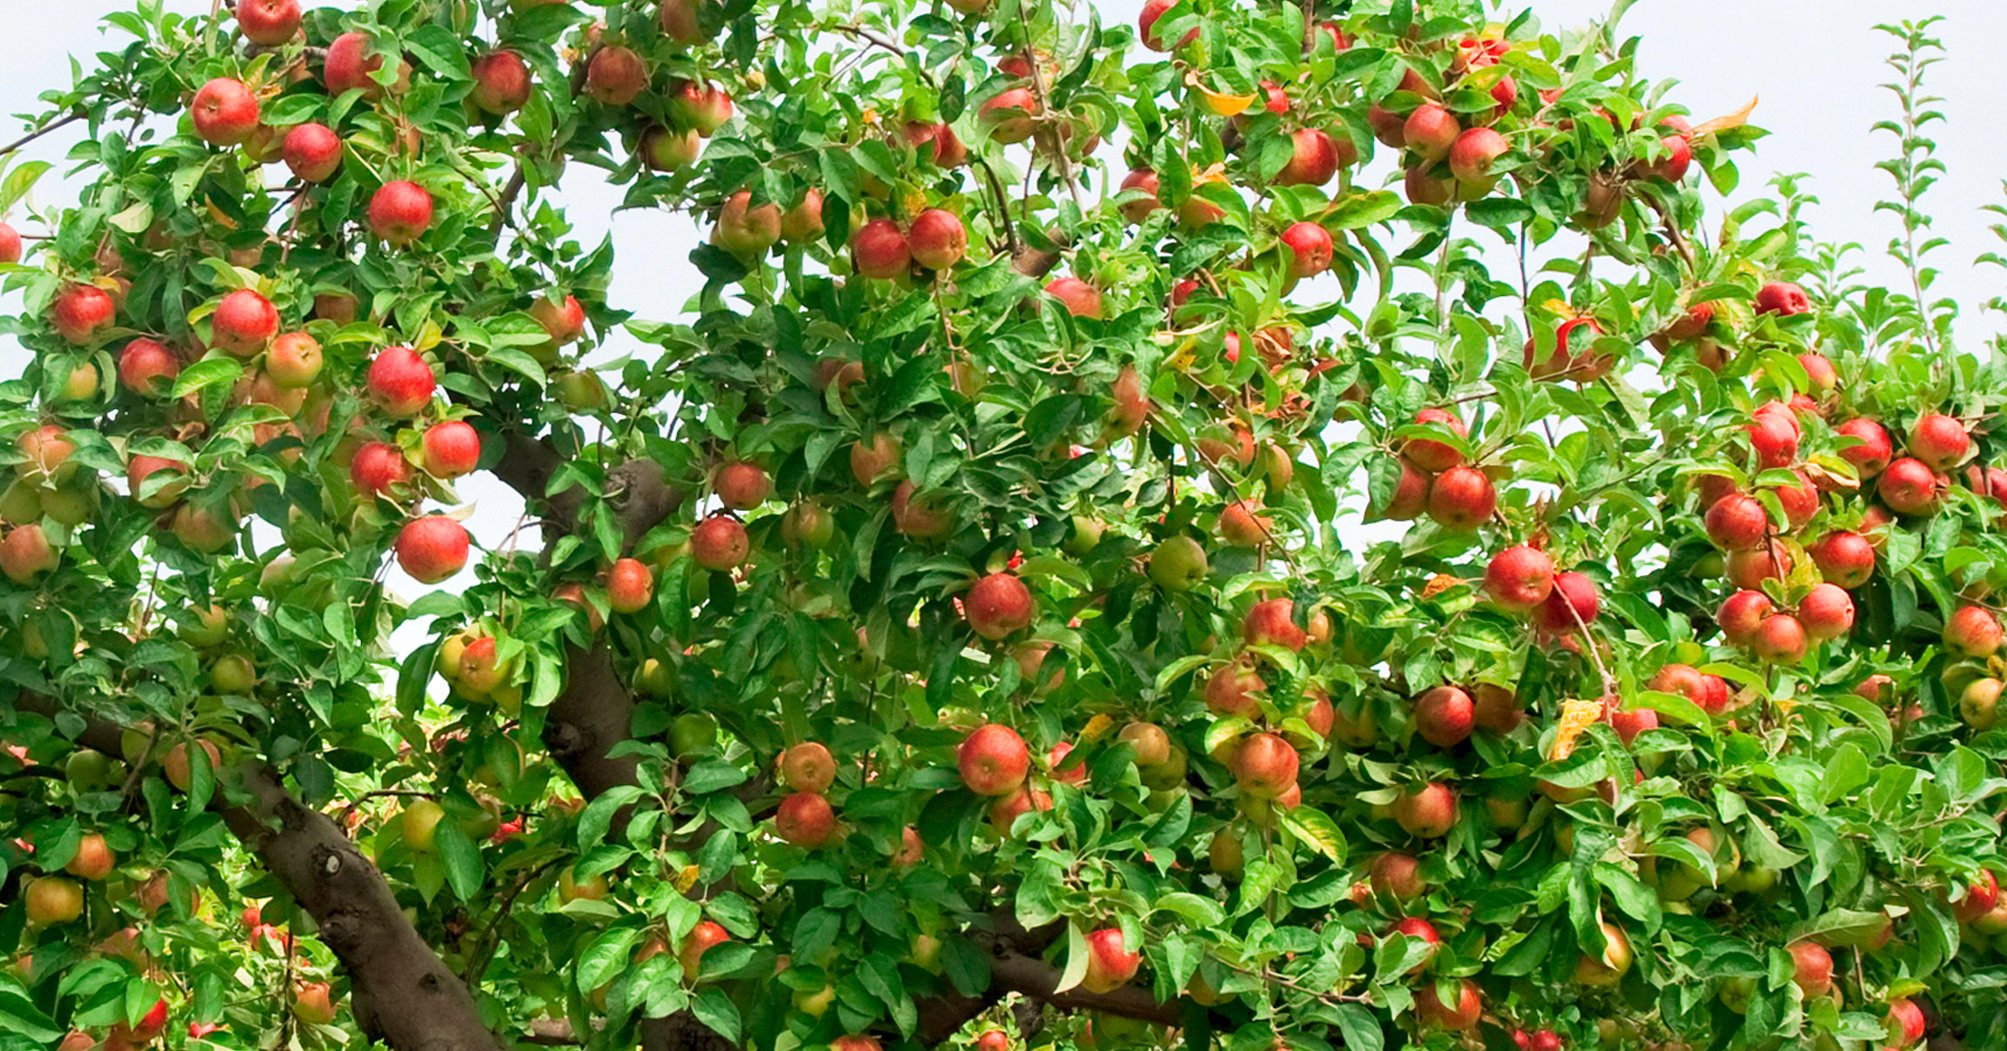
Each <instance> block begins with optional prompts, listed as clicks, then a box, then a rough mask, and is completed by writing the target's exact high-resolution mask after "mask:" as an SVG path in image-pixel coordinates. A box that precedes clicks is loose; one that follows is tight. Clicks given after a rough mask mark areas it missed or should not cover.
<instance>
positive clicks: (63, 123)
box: [0, 112, 84, 157]
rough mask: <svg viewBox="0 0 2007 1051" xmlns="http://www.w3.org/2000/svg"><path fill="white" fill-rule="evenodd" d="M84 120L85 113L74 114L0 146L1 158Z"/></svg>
mask: <svg viewBox="0 0 2007 1051" xmlns="http://www.w3.org/2000/svg"><path fill="white" fill-rule="evenodd" d="M83 119H84V114H83V113H81V112H78V113H72V114H70V115H69V116H67V117H64V118H63V119H61V120H58V121H55V122H54V123H51V124H49V125H46V126H44V127H42V128H40V129H37V130H35V131H31V132H29V133H28V134H26V135H23V136H21V137H20V138H18V139H15V140H14V141H13V142H10V143H8V144H7V145H5V146H0V157H5V156H7V155H8V154H10V153H13V152H15V151H16V150H19V149H20V148H21V147H23V146H26V145H28V144H29V143H31V142H34V141H35V140H36V139H39V138H41V137H42V136H44V135H47V134H49V133H50V132H53V131H55V130H56V129H58V128H66V127H68V126H70V125H72V124H75V123H76V122H78V121H80V120H83Z"/></svg>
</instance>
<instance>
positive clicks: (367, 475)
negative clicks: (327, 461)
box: [348, 442, 411, 496]
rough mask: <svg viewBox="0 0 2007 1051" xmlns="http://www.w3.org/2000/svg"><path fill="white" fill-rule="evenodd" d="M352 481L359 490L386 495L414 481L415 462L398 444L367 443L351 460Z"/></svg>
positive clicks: (350, 475) (370, 493)
mask: <svg viewBox="0 0 2007 1051" xmlns="http://www.w3.org/2000/svg"><path fill="white" fill-rule="evenodd" d="M348 480H349V484H350V485H353V486H355V488H356V491H357V492H359V493H365V494H368V495H370V496H383V495H384V494H386V493H389V492H391V490H392V489H393V487H397V486H402V485H403V484H404V483H406V482H408V481H410V480H411V465H410V463H409V462H408V461H406V460H405V458H404V452H403V450H401V449H399V448H398V447H397V446H395V445H391V444H389V443H387V442H366V443H364V444H363V446H362V447H361V448H359V449H357V450H356V451H355V457H354V458H353V459H351V460H350V461H349V464H348Z"/></svg>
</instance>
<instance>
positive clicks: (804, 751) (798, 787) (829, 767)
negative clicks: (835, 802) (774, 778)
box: [780, 741, 836, 792]
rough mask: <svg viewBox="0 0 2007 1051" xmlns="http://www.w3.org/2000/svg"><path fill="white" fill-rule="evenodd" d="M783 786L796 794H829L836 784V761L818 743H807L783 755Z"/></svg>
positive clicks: (796, 746)
mask: <svg viewBox="0 0 2007 1051" xmlns="http://www.w3.org/2000/svg"><path fill="white" fill-rule="evenodd" d="M780 776H781V784H783V785H786V786H787V787H788V788H790V789H793V790H794V791H796V792H827V791H829V786H830V785H832V784H835V783H836V759H835V757H833V756H831V755H830V754H829V749H828V748H827V747H825V746H824V745H822V744H821V743H820V742H816V741H805V742H803V743H801V744H798V745H794V746H793V747H791V748H789V749H787V750H786V751H784V752H782V753H781V757H780Z"/></svg>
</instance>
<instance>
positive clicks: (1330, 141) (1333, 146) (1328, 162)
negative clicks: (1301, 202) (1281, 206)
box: [1275, 128, 1359, 186]
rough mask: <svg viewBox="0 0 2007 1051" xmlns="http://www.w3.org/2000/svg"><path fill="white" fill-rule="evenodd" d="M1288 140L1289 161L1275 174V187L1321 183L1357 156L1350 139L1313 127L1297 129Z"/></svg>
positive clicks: (1325, 181) (1320, 184)
mask: <svg viewBox="0 0 2007 1051" xmlns="http://www.w3.org/2000/svg"><path fill="white" fill-rule="evenodd" d="M1289 140H1290V154H1289V162H1288V163H1287V164H1284V165H1283V166H1282V170H1281V171H1279V172H1277V173H1276V174H1275V185H1277V186H1322V185H1324V184H1325V183H1327V182H1330V181H1331V179H1332V177H1333V176H1335V175H1337V174H1338V169H1340V168H1343V167H1345V166H1346V165H1348V164H1351V163H1352V162H1353V161H1355V160H1358V158H1359V149H1358V147H1356V146H1354V145H1352V140H1351V139H1349V138H1346V139H1334V138H1332V137H1331V136H1330V135H1329V134H1327V133H1325V132H1323V131H1320V130H1318V129H1316V128H1300V129H1298V130H1297V131H1295V132H1293V133H1291V134H1290V137H1289Z"/></svg>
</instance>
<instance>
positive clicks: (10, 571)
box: [0, 522, 58, 584]
mask: <svg viewBox="0 0 2007 1051" xmlns="http://www.w3.org/2000/svg"><path fill="white" fill-rule="evenodd" d="M57 561H58V559H57V555H56V549H55V548H54V547H53V546H52V545H50V543H49V537H48V535H47V534H46V533H44V532H43V531H42V527H41V526H40V525H39V524H37V523H34V522H30V523H28V524H27V525H19V526H15V527H14V528H12V529H10V530H8V531H7V535H6V537H4V538H0V573H4V574H5V575H6V577H7V579H8V580H11V581H13V582H14V583H16V584H32V583H34V582H35V579H36V578H37V577H40V576H41V575H42V574H44V573H47V572H48V571H50V570H52V569H55V568H56V563H57Z"/></svg>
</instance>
